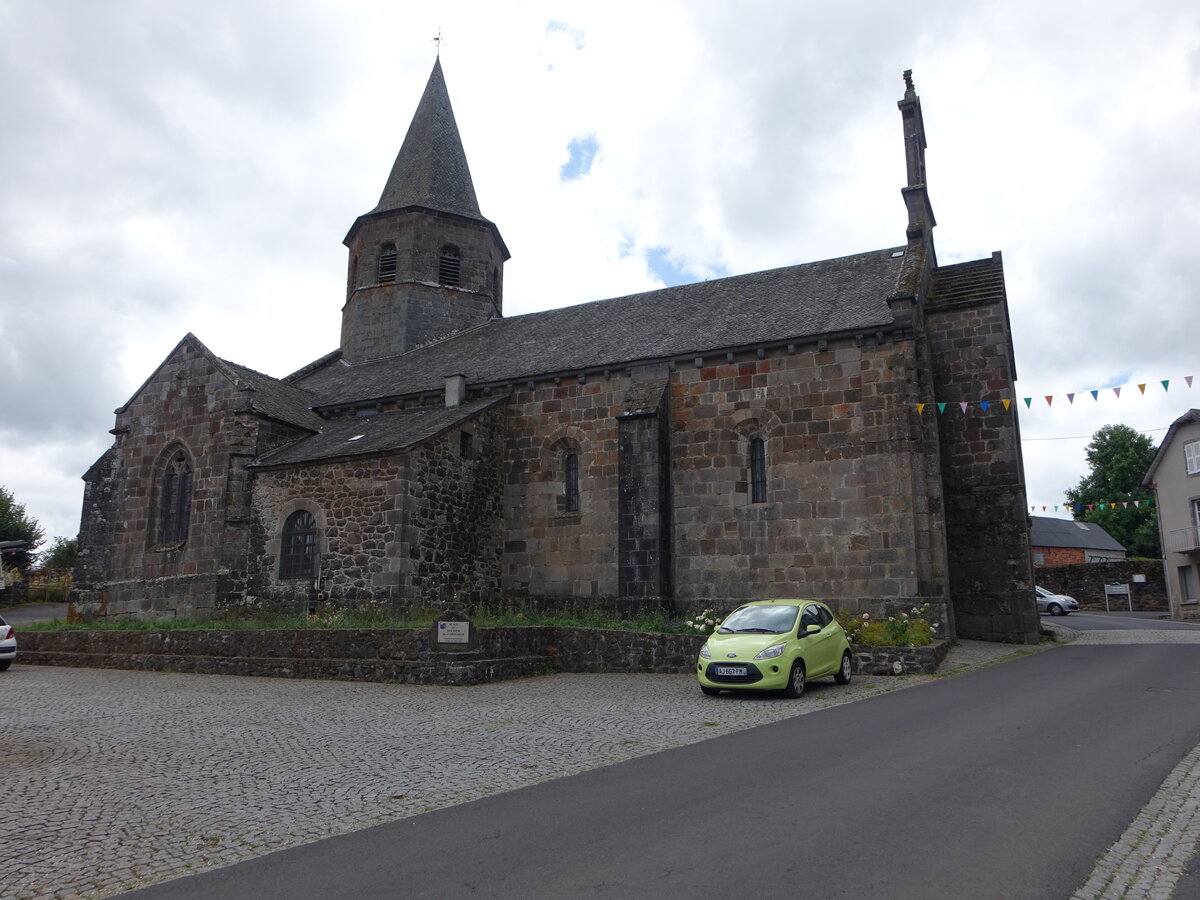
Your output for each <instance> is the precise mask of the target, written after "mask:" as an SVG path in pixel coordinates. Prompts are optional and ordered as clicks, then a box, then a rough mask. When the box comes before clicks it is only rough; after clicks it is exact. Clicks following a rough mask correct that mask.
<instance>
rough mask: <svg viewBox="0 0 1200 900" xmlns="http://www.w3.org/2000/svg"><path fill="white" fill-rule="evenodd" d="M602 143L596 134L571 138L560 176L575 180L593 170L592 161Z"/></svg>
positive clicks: (563, 178) (567, 179)
mask: <svg viewBox="0 0 1200 900" xmlns="http://www.w3.org/2000/svg"><path fill="white" fill-rule="evenodd" d="M599 149H600V144H599V142H597V140H596V135H595V134H594V133H593V134H586V135H584V136H583V137H577V138H571V143H569V144H567V153H568V157H567V161H566V162H565V163H563V167H562V169H561V170H559V173H558V177H559V178H561V179H562V180H563V181H574V180H575V179H576V178H582V177H583V176H584V175H586V174H587V173H588V172H590V171H592V162H593V161H594V160H595V159H596V151H597V150H599Z"/></svg>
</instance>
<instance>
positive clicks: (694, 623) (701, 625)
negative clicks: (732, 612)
mask: <svg viewBox="0 0 1200 900" xmlns="http://www.w3.org/2000/svg"><path fill="white" fill-rule="evenodd" d="M724 618H725V617H724V616H719V615H717V614H716V613H715V612H713V611H712V610H711V609H706V610H704V612H702V613H700V614H699V615H698V616H692V618H690V619H687V620H685V621H684V623H683V625H684V627H685V628H687V629H689V630H691V631H698V632H699V633H700V634H712V633H713V632H714V631H715V630H716V628H717V626H718V625H720V624H721V620H722V619H724Z"/></svg>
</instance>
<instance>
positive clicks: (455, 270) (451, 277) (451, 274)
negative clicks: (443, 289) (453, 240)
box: [438, 244, 462, 287]
mask: <svg viewBox="0 0 1200 900" xmlns="http://www.w3.org/2000/svg"><path fill="white" fill-rule="evenodd" d="M461 271H462V259H461V258H460V257H459V255H458V248H457V247H455V246H454V245H453V244H447V245H446V246H445V247H443V248H442V253H441V256H440V257H439V258H438V283H439V284H444V285H448V286H449V287H458V278H459V274H460V272H461Z"/></svg>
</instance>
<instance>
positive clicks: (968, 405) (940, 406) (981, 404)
mask: <svg viewBox="0 0 1200 900" xmlns="http://www.w3.org/2000/svg"><path fill="white" fill-rule="evenodd" d="M1181 380H1182V381H1183V382H1184V384H1186V385H1187V386H1188V387H1189V388H1190V387H1192V382H1193V381H1194V377H1193V376H1191V375H1185V376H1184V377H1183V378H1182V379H1181ZM1159 384H1160V385H1162V389H1163V391H1164V392H1170V390H1171V379H1170V378H1164V379H1162V380H1161V381H1159ZM1133 386H1134V387H1136V388H1137V389H1138V395H1139V396H1142V397H1144V396H1146V388H1147V387H1149V386H1150V383H1149V382H1144V383H1141V384H1136V385H1133ZM1127 387H1130V385H1127V384H1120V385H1116V386H1114V387H1111V388H1095V389H1092V390H1087V391H1072V392H1071V393H1069V394H1065V395H1063V396H1065V397H1066V398H1067V403H1068V404H1069V405H1071V406H1074V405H1075V400H1076V398H1082V397H1083V395H1084V394H1091V395H1092V400H1093V401H1095V402H1097V403H1099V402H1100V395H1101V393H1102V392H1105V391H1112V395H1113V398H1114V399H1116V400H1120V399H1121V390H1122V388H1127ZM1176 390H1178V385H1177V386H1176ZM1056 396H1058V395H1056V394H1045V395H1043V397H1042V399H1044V400H1045V401H1046V406H1047V407H1052V406H1053V405H1054V399H1055V397H1056ZM1034 399H1035V398H1033V397H1022V398H1021V400H1022V401H1023V402H1024V403H1025V408H1026V409H1029V410H1032V409H1033V401H1034ZM996 402H997V401H996V400H959V401H957V402H956V403H950V402H937V403H934V404H933V405H934V406H936V407H937V411H938V415H945V413H946V407H948V406H957V407H958V408H959V410H961V411H962V412H963V413H964V414H965V413H967V412H969V411H970V410H971V409H972V408H973V407H978V408H979V409H980V410H981V411H983V412H987V411H988V407H989V406H991V405H993V404H995V403H996ZM999 402H1000V403H1002V404H1003V405H1004V410H1005V412H1007V411H1008V409H1009V408H1010V407H1011V406H1012V403H1013V401H1012V398H1010V397H1004V398H1001V399H1000V400H999ZM929 405H930V404H929V403H918V404H916V407H917V415H924V414H925V407H927V406H929ZM1038 406H1039V407H1040V406H1041V403H1040V401H1039V403H1038Z"/></svg>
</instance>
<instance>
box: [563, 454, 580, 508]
mask: <svg viewBox="0 0 1200 900" xmlns="http://www.w3.org/2000/svg"><path fill="white" fill-rule="evenodd" d="M563 462H564V466H563V469H564V473H565V474H564V477H563V497H564V500H563V503H564V507H565V509H566V511H567V512H579V454H578V453H568V454H567V456H566V458H565V459H564V460H563Z"/></svg>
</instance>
